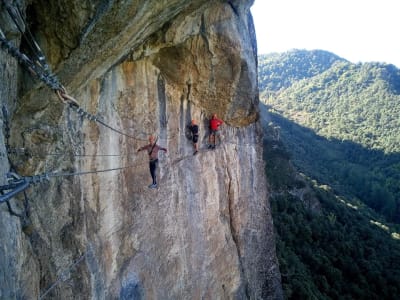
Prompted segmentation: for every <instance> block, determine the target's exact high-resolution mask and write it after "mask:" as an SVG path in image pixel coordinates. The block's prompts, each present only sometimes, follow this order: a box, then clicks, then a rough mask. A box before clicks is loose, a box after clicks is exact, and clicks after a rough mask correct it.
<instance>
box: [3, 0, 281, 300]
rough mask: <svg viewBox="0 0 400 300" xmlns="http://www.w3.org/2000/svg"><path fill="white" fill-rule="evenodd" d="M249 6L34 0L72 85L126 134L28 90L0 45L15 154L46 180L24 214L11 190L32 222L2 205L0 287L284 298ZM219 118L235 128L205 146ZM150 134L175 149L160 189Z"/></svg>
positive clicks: (85, 103)
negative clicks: (153, 173) (190, 129)
mask: <svg viewBox="0 0 400 300" xmlns="http://www.w3.org/2000/svg"><path fill="white" fill-rule="evenodd" d="M251 4H252V1H205V0H204V1H186V0H174V1H168V3H167V2H165V1H156V0H153V1H128V2H126V1H125V2H114V1H77V0H76V1H58V2H54V3H53V2H51V3H50V4H48V2H47V1H42V0H36V1H30V5H29V6H28V7H27V14H28V21H30V23H31V24H32V28H34V30H35V35H36V37H37V39H38V40H39V41H40V44H41V45H43V48H44V50H45V52H46V56H47V57H48V60H49V61H50V62H51V65H52V66H53V69H54V70H56V73H57V76H58V78H59V80H60V81H61V82H62V83H63V85H64V86H65V87H66V90H67V91H68V93H69V95H71V96H73V97H74V98H75V99H77V101H78V102H79V103H80V106H81V107H82V108H83V109H84V110H85V111H88V112H90V113H91V114H96V115H99V116H100V118H101V120H102V121H104V122H105V123H106V124H108V125H109V126H111V127H112V128H114V129H118V130H120V131H122V132H123V133H126V135H123V134H120V133H118V132H115V131H113V130H110V128H107V127H105V126H102V125H101V124H99V123H98V122H97V123H96V122H94V121H89V120H88V119H87V118H82V117H80V116H79V115H78V114H77V113H76V111H74V110H73V109H71V108H68V107H66V106H65V105H63V104H62V103H60V101H59V100H58V98H57V97H56V96H55V95H54V93H53V92H52V91H51V90H50V89H49V88H48V87H46V86H42V85H35V84H32V83H29V82H26V74H21V76H20V78H21V81H20V82H21V85H20V88H19V89H18V86H15V85H14V84H13V82H16V77H17V73H18V72H17V66H16V65H15V62H13V60H12V58H10V57H9V56H7V57H5V55H2V56H1V58H0V59H1V60H2V64H1V68H2V69H1V71H2V73H1V77H2V80H1V82H2V83H1V88H2V99H1V101H2V105H3V104H4V105H5V106H7V108H8V109H9V110H10V112H11V115H12V122H11V125H12V126H11V140H10V145H11V147H13V148H18V149H19V148H21V147H23V148H24V149H25V151H27V152H28V153H29V155H25V154H24V155H16V154H13V155H12V156H10V158H11V161H12V163H13V165H14V166H15V168H16V170H17V171H18V173H19V174H21V175H25V176H28V175H33V174H43V173H47V174H50V175H52V177H51V178H50V180H49V181H48V182H45V183H40V184H37V185H35V186H33V187H32V188H30V189H29V190H28V191H27V197H28V199H29V204H30V206H29V207H28V209H25V208H24V206H23V202H24V197H23V195H20V196H19V197H18V198H17V199H13V200H12V201H10V203H11V204H12V205H14V207H15V208H14V209H15V210H16V211H18V212H19V213H21V214H22V213H25V212H27V214H26V216H27V218H25V219H27V220H25V221H24V222H21V218H20V217H16V216H12V215H10V213H9V211H8V209H7V207H6V206H5V205H2V207H1V212H0V213H1V220H0V222H1V223H2V226H3V228H7V229H6V230H5V231H2V232H0V239H1V241H2V245H3V248H1V251H3V252H4V253H2V254H4V255H1V257H2V258H1V259H0V266H1V267H0V270H2V271H0V272H2V273H0V284H1V287H0V290H1V294H0V295H1V296H0V298H1V297H5V298H11V299H12V298H24V297H25V298H28V299H29V298H32V299H33V298H38V297H39V296H43V298H57V299H72V298H73V299H114V298H120V299H136V298H143V299H203V298H206V299H246V298H247V299H280V298H282V292H281V287H280V274H279V269H278V265H277V260H276V256H275V244H274V240H273V226H272V218H271V215H270V210H269V204H268V200H267V199H268V190H267V183H266V179H265V174H264V162H263V160H262V142H261V135H262V134H261V131H260V125H259V123H258V121H257V118H258V112H257V104H258V94H257V93H258V89H257V74H256V45H255V37H254V28H253V24H252V18H251V15H250V12H249V8H250V5H251ZM3 13H4V12H2V14H3ZM71 16H74V18H71ZM29 18H31V19H29ZM4 20H6V19H4ZM1 25H2V26H6V25H5V24H1ZM11 31H12V28H11V29H10V30H8V31H7V36H9V38H10V32H11ZM17 37H18V35H16V36H14V37H13V38H14V42H15V43H16V44H17V43H18V41H19V39H18V38H17ZM21 72H23V71H21ZM3 79H4V80H5V81H6V82H7V83H6V84H4V83H3V82H5V81H4V80H3ZM3 84H4V85H3ZM3 87H4V92H3ZM3 94H4V96H3ZM17 95H18V97H17ZM6 98H7V99H11V100H7V101H5V100H3V99H6ZM15 102H16V103H15ZM13 103H15V104H13ZM212 113H217V114H218V115H219V117H220V118H222V119H223V120H224V121H225V122H226V124H225V125H224V127H223V129H222V135H223V138H222V142H221V144H220V146H219V147H218V148H217V149H216V150H215V151H208V150H207V149H206V143H207V120H208V118H209V117H210V115H211V114H212ZM191 119H196V120H198V121H199V123H200V140H199V144H200V148H201V150H200V153H199V154H198V155H196V156H193V155H192V152H193V149H192V145H191V143H190V142H189V141H188V140H187V139H186V137H185V126H186V125H187V124H188V123H189V122H190V120H191ZM150 134H156V135H157V136H158V144H160V145H161V146H163V147H166V148H167V149H168V152H167V153H166V154H164V153H161V154H160V162H159V174H158V178H159V179H158V180H159V188H158V189H154V190H153V189H148V188H147V185H148V184H149V183H150V175H149V171H148V161H147V157H146V154H145V153H143V152H139V153H138V152H137V151H136V150H137V149H138V148H139V147H140V146H143V145H145V144H146V143H147V137H148V135H150ZM1 138H2V139H3V140H1V142H2V143H1V144H2V147H3V148H2V149H1V150H2V153H3V155H2V156H1V157H0V159H2V169H1V171H2V174H5V173H6V171H8V170H7V169H8V168H9V163H8V160H7V157H6V156H5V155H4V153H5V148H4V137H3V136H2V137H1ZM3 162H4V164H3ZM111 169H118V170H113V171H111ZM100 170H108V171H107V172H94V171H100ZM50 172H57V173H50ZM76 173H79V174H76ZM73 175H75V176H73ZM78 175H79V176H78ZM10 237H12V238H10ZM3 257H4V258H5V259H3ZM28 274H29V276H28Z"/></svg>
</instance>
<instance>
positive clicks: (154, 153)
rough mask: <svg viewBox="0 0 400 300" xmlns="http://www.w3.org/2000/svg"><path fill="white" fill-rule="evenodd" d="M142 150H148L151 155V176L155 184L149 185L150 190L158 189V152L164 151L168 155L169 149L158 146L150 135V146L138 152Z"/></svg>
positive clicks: (140, 149)
mask: <svg viewBox="0 0 400 300" xmlns="http://www.w3.org/2000/svg"><path fill="white" fill-rule="evenodd" d="M142 150H147V154H149V167H150V175H151V178H152V179H153V183H152V184H150V185H149V188H150V189H155V188H157V165H158V151H160V150H162V151H164V152H165V153H167V149H166V148H163V147H160V146H159V145H157V139H156V138H155V137H154V136H153V135H150V136H149V144H148V145H146V146H143V147H141V148H139V149H138V150H137V152H140V151H142Z"/></svg>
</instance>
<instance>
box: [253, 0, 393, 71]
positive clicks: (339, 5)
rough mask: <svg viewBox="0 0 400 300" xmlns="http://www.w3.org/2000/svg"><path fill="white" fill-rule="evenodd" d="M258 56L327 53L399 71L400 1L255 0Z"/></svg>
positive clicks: (355, 61) (354, 61)
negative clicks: (302, 51) (296, 52)
mask: <svg viewBox="0 0 400 300" xmlns="http://www.w3.org/2000/svg"><path fill="white" fill-rule="evenodd" d="M251 12H252V15H253V18H254V24H255V27H256V35H257V44H258V53H259V54H267V53H271V52H285V51H288V50H291V49H306V50H315V49H318V50H326V51H329V52H332V53H334V54H336V55H338V56H340V57H342V58H344V59H347V60H349V61H351V62H353V63H358V62H385V63H390V64H394V65H396V66H397V67H398V68H400V33H398V32H397V31H399V29H400V23H399V20H400V1H399V0H255V1H254V5H253V6H252V8H251Z"/></svg>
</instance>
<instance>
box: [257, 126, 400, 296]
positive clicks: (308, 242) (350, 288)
mask: <svg viewBox="0 0 400 300" xmlns="http://www.w3.org/2000/svg"><path fill="white" fill-rule="evenodd" d="M295 126H297V125H295ZM265 128H266V130H265V139H264V151H265V153H264V156H265V160H266V173H267V177H268V182H269V184H270V190H271V197H270V201H271V208H272V214H273V219H274V226H275V234H276V245H277V246H276V247H277V256H278V259H279V264H280V271H281V274H282V286H283V290H284V294H285V298H286V299H293V300H297V299H318V300H323V299H357V300H359V299H368V300H370V299H379V300H382V299H396V297H397V296H398V295H400V235H399V233H398V232H399V231H398V230H399V228H398V227H397V228H396V227H392V226H388V225H386V224H385V223H384V222H383V221H382V219H381V218H380V216H379V215H378V214H376V213H375V212H374V211H372V210H371V209H369V208H368V207H367V206H365V205H363V203H361V202H359V201H356V200H354V199H347V198H346V197H341V196H338V195H336V194H335V193H334V191H333V190H332V189H331V188H330V187H329V186H327V185H323V184H319V183H318V182H317V181H315V180H311V179H310V178H309V177H307V176H306V175H304V174H301V173H298V171H297V170H296V168H294V167H293V165H292V164H291V158H292V156H291V154H290V152H289V151H288V150H287V148H286V146H285V145H284V144H283V142H282V139H281V133H280V132H279V128H277V127H276V125H275V124H274V123H273V122H270V123H269V125H267V126H265Z"/></svg>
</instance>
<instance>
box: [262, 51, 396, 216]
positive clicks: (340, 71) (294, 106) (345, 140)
mask: <svg viewBox="0 0 400 300" xmlns="http://www.w3.org/2000/svg"><path fill="white" fill-rule="evenodd" d="M297 54H298V55H297ZM310 56H311V57H312V59H311V62H309V63H305V62H304V61H303V60H309V57H310ZM272 57H274V59H271V57H269V56H261V57H260V59H259V74H260V75H259V80H260V86H265V87H267V88H266V89H264V90H261V99H262V101H263V102H264V103H265V104H266V105H268V107H269V108H270V112H271V117H272V118H273V121H274V122H276V124H277V125H279V126H281V130H282V139H284V140H285V143H286V145H287V146H288V147H289V148H290V149H291V151H292V155H293V161H294V163H295V165H296V166H297V167H299V168H300V169H301V170H303V171H304V172H306V173H307V174H309V175H310V176H311V177H313V178H316V179H317V180H319V181H320V182H324V183H326V184H329V185H331V186H332V187H333V188H335V190H336V191H337V192H338V193H341V194H344V195H346V196H348V197H355V198H357V199H359V200H361V201H363V202H364V203H366V204H367V205H369V206H370V207H371V208H373V209H375V210H376V211H378V212H379V213H381V214H383V215H384V216H385V217H386V218H387V220H388V221H391V222H396V223H400V185H399V184H398V183H399V182H400V129H399V128H400V118H399V115H400V70H399V69H397V68H396V67H395V66H393V65H388V64H381V63H364V64H353V63H350V62H347V61H345V60H343V59H340V58H338V57H337V56H336V55H334V54H331V58H330V59H329V58H328V57H329V52H325V51H310V53H309V54H308V55H305V54H304V50H298V52H297V51H296V50H293V51H291V52H289V53H283V54H281V55H280V56H277V55H276V54H274V55H272ZM281 59H282V60H283V61H284V62H285V63H284V64H282V63H281ZM278 66H285V69H284V70H282V74H291V75H290V78H292V79H291V80H290V84H288V83H286V87H285V88H282V85H279V84H274V85H268V84H266V83H265V82H273V81H274V80H273V78H275V77H276V74H278V73H279V67H278ZM299 66H305V67H307V68H308V67H310V68H311V69H312V70H313V71H299V68H300V67H299ZM271 70H273V72H272V71H271ZM315 70H320V73H317V72H316V71H315ZM299 74H301V75H299ZM307 74H308V77H307ZM285 76H286V75H285ZM277 77H278V78H279V77H280V76H277ZM263 82H264V83H263ZM288 120H291V121H293V122H287V121H288Z"/></svg>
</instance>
